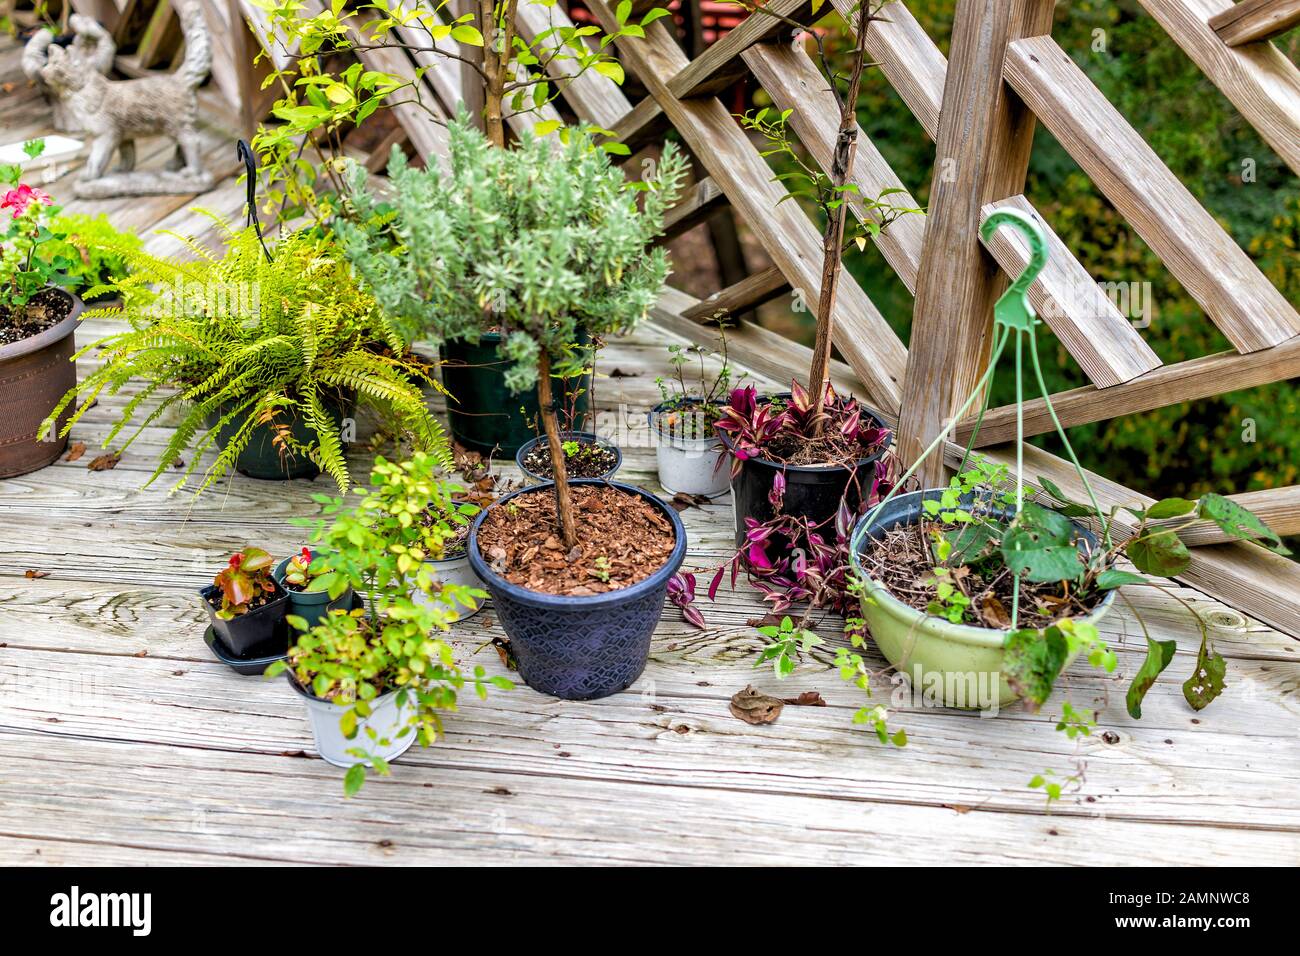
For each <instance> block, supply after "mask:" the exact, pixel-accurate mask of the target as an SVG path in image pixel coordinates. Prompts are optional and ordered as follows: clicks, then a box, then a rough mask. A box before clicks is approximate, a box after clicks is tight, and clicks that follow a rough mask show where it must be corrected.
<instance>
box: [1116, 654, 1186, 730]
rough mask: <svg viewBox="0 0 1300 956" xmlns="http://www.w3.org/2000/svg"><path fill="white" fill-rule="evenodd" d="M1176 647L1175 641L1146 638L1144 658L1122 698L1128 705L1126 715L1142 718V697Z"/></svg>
mask: <svg viewBox="0 0 1300 956" xmlns="http://www.w3.org/2000/svg"><path fill="white" fill-rule="evenodd" d="M1177 648H1178V644H1177V642H1175V641H1153V640H1152V639H1151V638H1149V637H1148V638H1147V657H1146V660H1144V661H1143V662H1142V666H1141V667H1139V668H1138V672H1137V674H1135V675H1134V677H1133V683H1132V684H1130V685H1129V689H1128V694H1127V695H1126V697H1125V698H1124V699H1125V703H1126V704H1127V705H1128V715H1129V716H1130V717H1132V718H1133V719H1134V720H1140V719H1141V718H1142V698H1143V697H1145V696H1146V695H1147V691H1149V690H1150V689H1151V685H1152V684H1154V683H1155V682H1156V678H1157V677H1159V676H1160V672H1161V671H1163V670H1164V669H1165V668H1166V667H1168V666H1169V662H1170V661H1172V660H1173V659H1174V651H1175V650H1176V649H1177Z"/></svg>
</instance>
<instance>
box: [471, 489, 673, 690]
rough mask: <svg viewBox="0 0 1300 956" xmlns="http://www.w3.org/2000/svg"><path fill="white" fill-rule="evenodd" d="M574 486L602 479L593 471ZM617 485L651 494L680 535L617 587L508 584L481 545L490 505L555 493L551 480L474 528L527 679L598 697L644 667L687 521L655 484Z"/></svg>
mask: <svg viewBox="0 0 1300 956" xmlns="http://www.w3.org/2000/svg"><path fill="white" fill-rule="evenodd" d="M569 484H570V485H571V486H577V485H584V484H585V485H596V484H603V483H602V482H599V481H596V480H594V479H579V480H575V481H571V482H569ZM613 486H614V487H615V488H618V489H619V490H620V491H623V492H625V493H627V494H629V495H639V496H640V497H642V498H644V499H645V500H646V501H649V502H650V503H651V504H653V505H654V506H655V507H656V508H658V509H659V511H660V513H661V514H663V516H664V517H665V518H666V519H668V521H669V522H670V523H671V524H672V527H673V534H674V535H675V537H676V543H675V544H674V546H673V551H672V554H670V555H669V556H668V560H667V561H666V562H665V563H664V565H663V567H661V568H659V570H657V571H656V572H655V573H654V574H652V575H650V577H648V578H646V579H645V580H643V581H638V582H637V583H636V584H633V585H632V586H630V587H626V588H622V589H620V590H617V591H607V592H606V593H604V594H593V595H587V596H582V597H571V596H567V595H556V594H543V593H541V592H538V591H530V590H528V589H527V588H523V587H520V586H518V585H516V584H511V583H510V582H509V581H507V580H505V578H503V577H501V575H499V574H497V573H496V572H495V571H493V570H492V569H491V568H490V567H488V563H487V561H485V560H484V558H483V555H482V554H481V553H480V552H479V547H478V531H479V528H480V527H481V526H482V524H483V520H484V519H485V518H486V517H487V516H488V515H489V514H490V513H491V512H492V509H493V508H500V507H503V506H506V505H507V504H508V503H509V501H510V500H511V499H512V498H517V497H519V496H520V495H542V494H547V495H549V494H554V488H555V485H554V482H549V481H548V482H546V483H545V484H542V485H534V486H532V487H530V488H524V489H522V490H520V491H516V492H513V493H512V494H508V495H506V496H505V497H503V498H501V499H499V500H497V501H496V502H494V503H493V504H491V505H489V506H488V507H487V508H486V509H485V510H484V511H483V512H482V513H480V514H479V516H478V517H477V518H475V519H474V524H473V525H472V526H471V528H470V533H469V563H470V567H472V568H473V569H474V573H475V574H477V575H478V576H479V577H480V578H481V579H482V580H483V583H484V584H485V585H486V586H487V590H488V592H489V593H490V594H491V595H492V600H493V602H494V603H493V606H494V607H495V608H496V613H497V617H498V618H499V619H500V621H501V626H502V627H504V628H505V631H506V635H507V636H508V637H509V638H510V648H511V650H512V651H513V653H514V656H515V660H516V661H517V662H518V664H519V676H520V677H522V678H523V680H524V683H525V684H527V685H528V686H529V687H531V688H533V690H536V691H538V692H540V693H543V694H549V695H551V696H552V697H559V698H562V699H564V700H595V699H597V698H600V697H608V696H609V695H611V694H617V693H618V692H619V691H621V690H626V689H627V688H628V687H630V686H631V685H632V683H633V681H635V680H636V679H637V678H638V677H640V676H641V672H642V671H643V670H645V665H646V660H647V659H648V658H649V656H650V637H651V635H652V634H653V633H654V629H655V627H656V625H658V623H659V617H660V615H662V614H663V609H664V598H665V596H666V594H667V591H668V580H669V579H670V578H671V577H672V576H673V575H674V574H676V573H677V569H678V568H679V567H681V564H682V560H683V559H684V558H685V557H686V529H685V528H684V527H683V526H682V521H681V518H679V517H678V516H677V512H676V511H674V510H673V509H672V508H670V507H668V506H667V505H665V504H664V503H663V502H662V501H660V500H659V499H658V498H657V497H655V496H654V495H652V494H651V493H650V492H648V491H645V490H643V489H641V488H635V487H633V486H632V485H624V484H618V483H614V485H613Z"/></svg>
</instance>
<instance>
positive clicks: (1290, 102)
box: [1142, 0, 1300, 174]
mask: <svg viewBox="0 0 1300 956" xmlns="http://www.w3.org/2000/svg"><path fill="white" fill-rule="evenodd" d="M1225 2H1227V0H1142V5H1143V6H1144V7H1146V8H1147V12H1149V13H1150V14H1151V15H1152V16H1153V17H1155V18H1156V19H1157V20H1158V21H1160V25H1161V26H1163V27H1164V28H1165V31H1166V32H1167V33H1168V34H1169V35H1170V36H1171V37H1173V39H1174V41H1175V42H1176V43H1177V44H1178V45H1179V46H1180V47H1182V48H1183V50H1184V52H1186V53H1187V55H1188V56H1190V57H1191V58H1192V60H1193V61H1194V62H1195V63H1196V65H1197V66H1199V67H1200V68H1201V72H1202V73H1204V74H1205V75H1206V76H1207V77H1209V78H1210V81H1211V82H1212V83H1214V85H1215V86H1217V87H1218V88H1219V89H1220V90H1221V91H1222V92H1223V95H1224V96H1226V97H1227V98H1228V99H1229V100H1231V101H1232V104H1233V105H1234V106H1235V107H1237V110H1238V111H1239V112H1240V113H1241V115H1242V116H1243V117H1245V118H1246V121H1247V122H1248V123H1250V125H1251V126H1253V127H1255V129H1256V130H1257V131H1258V132H1259V135H1260V136H1262V137H1263V138H1264V141H1265V142H1266V143H1268V144H1269V145H1270V146H1272V147H1273V149H1274V150H1275V151H1276V152H1277V154H1278V156H1280V157H1281V158H1282V160H1283V162H1285V163H1286V164H1287V165H1288V166H1290V167H1291V169H1292V170H1293V171H1294V172H1296V173H1297V174H1300V69H1297V68H1296V65H1295V64H1294V63H1293V62H1291V60H1290V59H1288V58H1287V55H1286V54H1285V53H1283V52H1282V51H1281V50H1279V49H1278V48H1277V47H1275V46H1274V45H1273V44H1271V43H1258V44H1254V45H1251V46H1246V47H1232V46H1226V47H1225V46H1224V45H1223V41H1222V40H1221V39H1220V38H1219V36H1218V35H1217V34H1215V32H1214V31H1213V30H1212V29H1210V27H1209V26H1208V25H1207V24H1206V22H1205V21H1206V18H1207V16H1209V15H1210V14H1211V13H1213V12H1214V11H1215V10H1221V9H1222V8H1223V5H1224V3H1225ZM1290 6H1291V12H1292V13H1293V14H1294V16H1295V18H1296V20H1294V21H1293V23H1294V22H1300V0H1293V2H1292V3H1291V4H1290Z"/></svg>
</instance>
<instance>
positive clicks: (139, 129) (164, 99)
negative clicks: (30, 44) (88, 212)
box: [40, 0, 213, 199]
mask: <svg viewBox="0 0 1300 956" xmlns="http://www.w3.org/2000/svg"><path fill="white" fill-rule="evenodd" d="M199 3H200V0H176V4H175V6H176V13H177V16H178V17H179V18H180V21H181V29H182V32H183V34H184V37H185V59H184V60H183V61H182V62H181V65H180V68H179V69H177V70H176V72H175V73H170V74H160V75H158V76H146V77H142V78H140V79H133V80H110V79H107V78H105V77H104V76H102V75H100V74H99V73H97V72H95V71H93V70H87V69H85V68H84V64H83V62H82V60H81V58H80V57H78V56H76V55H74V54H72V53H69V52H68V51H66V50H64V49H63V48H62V47H59V46H53V45H52V46H50V47H49V48H48V51H47V54H46V62H45V65H44V66H43V67H42V68H41V71H40V77H41V80H42V81H43V82H44V83H45V84H46V86H47V87H49V89H50V90H52V91H53V92H54V93H56V94H57V95H58V96H59V97H60V98H61V99H62V101H63V103H64V105H65V107H66V108H67V111H68V113H69V115H70V116H71V117H72V118H73V119H74V120H75V122H76V123H77V124H78V125H79V126H80V128H81V129H83V130H85V131H86V132H87V133H89V134H90V135H91V136H92V137H93V142H92V144H91V147H90V156H89V158H88V159H87V160H86V166H85V169H84V170H83V171H82V174H81V178H80V179H79V180H78V182H77V183H76V186H75V188H74V192H75V194H76V195H77V196H78V197H79V198H81V199H104V198H109V197H112V196H147V195H157V194H162V193H192V192H204V191H206V190H208V189H211V188H212V182H213V180H212V175H211V174H210V173H208V172H207V171H206V170H205V169H204V168H203V157H202V142H201V140H200V137H199V132H198V114H199V98H198V88H199V85H200V84H201V83H202V82H203V80H204V79H205V78H206V77H207V75H208V70H209V68H210V67H211V65H212V43H211V39H210V38H209V36H208V31H207V27H206V25H205V24H204V22H203V11H202V9H201V8H200V6H199ZM69 23H70V25H71V26H72V29H73V30H74V32H76V33H77V34H79V35H80V34H82V33H87V34H89V33H91V32H92V31H94V30H102V29H103V28H102V27H100V26H99V24H98V23H96V22H95V21H94V20H91V19H89V18H88V17H82V16H73V17H72V18H71V19H70V21H69ZM157 135H166V136H169V137H171V138H172V139H174V140H175V141H176V146H177V153H176V157H175V158H174V160H173V162H172V164H171V166H170V167H169V169H168V170H157V171H154V170H148V171H144V170H142V171H139V172H136V171H134V166H135V140H136V138H137V137H141V136H157ZM119 151H120V153H121V161H122V162H121V167H120V170H119V171H118V172H115V173H109V171H108V164H109V162H110V161H111V160H112V158H113V154H114V153H117V152H119Z"/></svg>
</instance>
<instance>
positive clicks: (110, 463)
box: [86, 451, 122, 471]
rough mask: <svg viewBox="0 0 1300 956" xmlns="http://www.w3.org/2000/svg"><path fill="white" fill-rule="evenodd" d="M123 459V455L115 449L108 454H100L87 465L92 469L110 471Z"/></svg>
mask: <svg viewBox="0 0 1300 956" xmlns="http://www.w3.org/2000/svg"><path fill="white" fill-rule="evenodd" d="M121 460H122V456H121V455H120V454H118V453H117V452H115V451H111V452H109V453H108V454H107V455H100V456H99V457H98V458H96V459H95V460H94V461H92V462H91V463H90V464H88V465H86V467H87V468H89V469H90V470H91V471H108V470H110V469H112V468H116V467H117V463H118V462H119V461H121Z"/></svg>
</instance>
